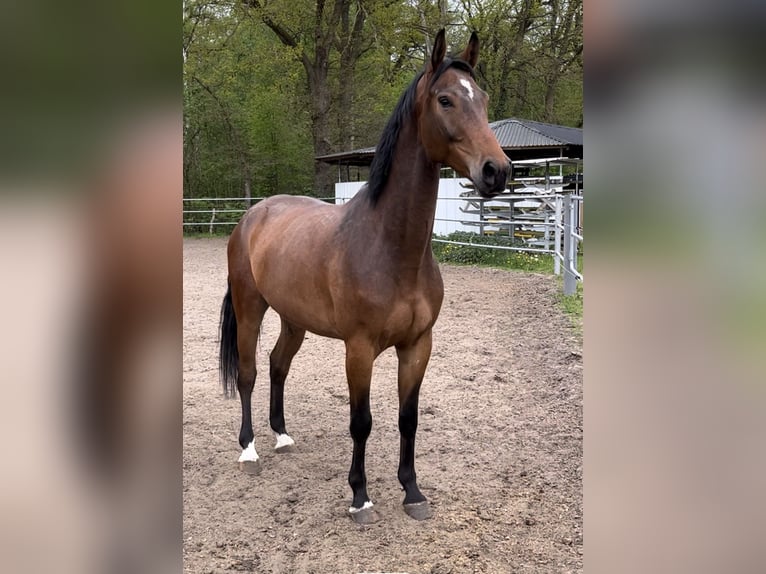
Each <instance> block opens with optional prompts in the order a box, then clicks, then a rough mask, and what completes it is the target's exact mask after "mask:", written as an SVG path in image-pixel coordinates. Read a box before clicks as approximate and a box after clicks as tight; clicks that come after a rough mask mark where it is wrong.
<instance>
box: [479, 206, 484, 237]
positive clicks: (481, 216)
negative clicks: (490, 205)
mask: <svg viewBox="0 0 766 574" xmlns="http://www.w3.org/2000/svg"><path fill="white" fill-rule="evenodd" d="M479 235H481V236H482V237H484V199H481V198H480V199H479Z"/></svg>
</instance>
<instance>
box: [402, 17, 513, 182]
mask: <svg viewBox="0 0 766 574" xmlns="http://www.w3.org/2000/svg"><path fill="white" fill-rule="evenodd" d="M446 48H447V46H446V43H445V40H444V30H441V31H440V32H439V33H438V34H437V35H436V39H435V40H434V47H433V51H432V53H431V59H430V61H429V63H428V67H427V68H426V72H425V74H423V77H422V78H421V80H420V84H419V86H418V96H417V101H418V109H419V120H418V129H419V131H420V137H421V141H422V142H423V146H424V147H425V149H426V153H427V154H428V156H429V158H430V159H431V161H433V162H436V163H443V164H445V165H448V166H450V167H451V168H452V169H454V170H455V171H456V172H457V173H459V174H460V175H461V176H463V177H467V178H469V179H470V180H471V181H472V182H473V183H474V185H475V186H476V189H477V190H478V192H479V193H480V194H481V195H482V196H484V197H492V196H493V195H497V194H498V193H501V192H502V191H503V190H504V189H505V182H506V179H507V177H508V172H509V171H510V162H509V161H508V158H507V156H506V155H505V153H503V150H502V149H501V148H500V145H499V144H498V143H497V139H496V138H495V136H494V134H493V133H492V131H491V130H490V129H489V124H488V123H487V99H488V98H487V94H486V92H485V91H484V90H482V89H481V88H480V87H479V86H478V85H477V84H476V82H475V81H474V77H473V68H474V66H475V65H476V61H477V59H478V57H479V39H478V37H477V36H476V33H475V32H474V33H473V34H471V39H470V41H469V42H468V46H467V47H466V49H465V50H464V51H463V53H462V54H461V55H460V57H459V58H457V59H452V58H449V57H447V58H445V54H446Z"/></svg>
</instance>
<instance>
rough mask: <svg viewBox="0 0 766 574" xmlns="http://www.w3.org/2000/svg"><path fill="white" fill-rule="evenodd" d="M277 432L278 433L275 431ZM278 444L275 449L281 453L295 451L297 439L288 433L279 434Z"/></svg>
mask: <svg viewBox="0 0 766 574" xmlns="http://www.w3.org/2000/svg"><path fill="white" fill-rule="evenodd" d="M275 434H276V433H275ZM276 436H277V444H276V445H275V446H274V450H275V451H277V452H278V453H279V454H283V453H286V452H295V441H294V440H293V439H292V437H290V435H287V434H278V435H276Z"/></svg>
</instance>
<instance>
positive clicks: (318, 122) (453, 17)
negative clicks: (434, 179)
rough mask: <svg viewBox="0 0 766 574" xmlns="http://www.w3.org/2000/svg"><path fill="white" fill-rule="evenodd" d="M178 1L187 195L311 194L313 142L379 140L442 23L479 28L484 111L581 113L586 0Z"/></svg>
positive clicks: (453, 37)
mask: <svg viewBox="0 0 766 574" xmlns="http://www.w3.org/2000/svg"><path fill="white" fill-rule="evenodd" d="M183 10H184V20H183V56H184V76H183V78H184V197H242V196H244V195H245V193H246V190H247V189H249V190H250V193H251V195H252V196H268V195H273V194H276V193H291V194H312V193H313V190H314V189H315V183H316V181H315V178H317V177H318V175H317V172H316V170H315V161H314V156H315V155H316V154H317V149H318V146H320V147H322V148H323V149H325V150H326V151H327V152H333V151H346V150H348V149H351V148H359V147H366V146H372V145H375V144H376V143H377V139H378V136H379V134H380V132H381V131H382V129H383V126H384V125H385V123H386V121H387V118H388V116H389V114H390V113H391V111H392V109H393V107H394V105H395V104H396V101H397V99H398V97H399V95H400V94H401V92H402V91H403V90H404V88H405V87H406V86H407V84H408V83H409V82H410V81H411V79H412V78H413V76H414V75H415V74H416V73H417V71H418V70H420V69H421V68H422V66H423V63H424V60H425V57H426V54H427V51H428V49H429V48H430V42H431V41H432V40H433V36H434V34H435V32H436V31H437V30H438V29H439V28H441V27H443V26H447V27H448V29H449V34H448V41H449V42H450V45H451V49H452V51H458V50H460V49H462V48H463V46H464V45H465V42H466V40H467V39H468V35H469V33H470V31H471V30H476V31H477V32H478V34H479V37H480V40H481V46H482V48H481V55H480V59H479V67H478V69H477V80H478V81H479V83H480V84H481V86H482V87H483V88H484V89H486V90H487V91H488V92H489V98H490V100H489V101H490V108H489V110H488V112H489V119H490V120H498V119H503V118H507V117H513V116H515V117H522V118H528V119H532V120H540V121H549V122H556V123H563V124H565V125H573V126H577V125H582V119H583V113H582V56H581V52H582V0H546V1H545V2H543V1H542V0H471V1H470V2H459V3H451V2H450V3H448V2H443V1H438V2H437V1H434V0H418V1H417V2H378V1H376V0H333V1H331V2H318V1H317V2H315V1H313V0H298V1H288V0H269V1H260V2H255V1H249V2H220V1H219V0H184V4H183ZM338 11H340V12H338ZM318 12H319V13H318ZM338 13H341V17H340V19H339V20H338V21H335V22H334V23H333V19H334V18H336V16H337V14H338ZM359 15H362V16H364V18H361V19H359V20H360V21H361V22H362V27H361V34H360V36H359V37H358V38H357V39H356V40H354V38H355V37H354V36H353V34H352V33H351V30H352V29H353V28H354V25H355V23H356V21H357V16H359ZM276 30H281V31H282V32H283V35H282V36H280V34H278V33H277V31H276ZM350 54H351V56H350ZM319 56H326V58H324V59H322V58H319ZM344 58H345V60H344ZM344 61H345V62H346V66H347V67H346V68H345V71H343V70H344V69H342V66H343V62H344ZM320 64H321V66H320ZM312 66H313V67H312ZM320 70H321V71H323V73H324V76H323V79H322V80H321V82H320V84H321V85H319V86H318V85H317V82H319V80H318V79H317V77H316V76H317V71H320ZM322 90H324V91H322ZM320 92H321V93H323V94H325V95H326V96H327V104H326V105H325V104H322V103H318V99H317V97H316V94H317V93H320ZM323 122H324V123H323ZM323 126H324V127H323ZM323 130H324V131H323ZM325 175H326V174H325ZM330 175H334V174H330Z"/></svg>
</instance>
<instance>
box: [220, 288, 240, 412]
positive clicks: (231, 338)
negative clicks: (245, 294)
mask: <svg viewBox="0 0 766 574" xmlns="http://www.w3.org/2000/svg"><path fill="white" fill-rule="evenodd" d="M219 335H220V339H221V354H220V355H219V358H218V361H219V362H218V372H219V374H220V377H221V384H222V385H223V394H224V396H225V397H226V398H234V397H236V396H237V374H238V373H239V350H238V349H237V317H236V315H235V314H234V305H233V304H232V302H231V283H228V289H227V290H226V296H225V297H224V298H223V304H222V305H221V322H220V325H219Z"/></svg>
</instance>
